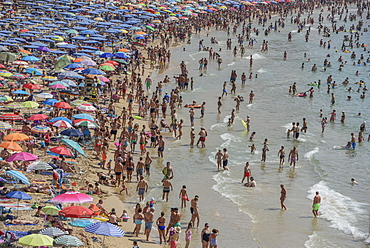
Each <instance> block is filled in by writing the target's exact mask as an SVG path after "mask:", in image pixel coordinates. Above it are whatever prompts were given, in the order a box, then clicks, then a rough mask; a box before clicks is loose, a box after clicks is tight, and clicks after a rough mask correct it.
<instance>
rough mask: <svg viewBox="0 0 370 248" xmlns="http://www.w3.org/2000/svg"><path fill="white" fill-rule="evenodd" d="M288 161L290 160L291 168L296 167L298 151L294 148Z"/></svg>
mask: <svg viewBox="0 0 370 248" xmlns="http://www.w3.org/2000/svg"><path fill="white" fill-rule="evenodd" d="M288 157H289V158H288V161H289V160H290V166H292V164H293V166H295V164H296V162H297V161H298V150H297V148H296V147H295V146H294V147H293V149H292V150H290V152H289V155H288Z"/></svg>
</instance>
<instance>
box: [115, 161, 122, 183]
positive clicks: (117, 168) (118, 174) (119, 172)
mask: <svg viewBox="0 0 370 248" xmlns="http://www.w3.org/2000/svg"><path fill="white" fill-rule="evenodd" d="M122 171H123V165H122V163H121V161H119V160H118V159H117V160H116V161H115V165H114V174H115V175H116V182H117V184H118V185H117V187H119V185H120V184H121V175H122ZM114 186H116V185H114Z"/></svg>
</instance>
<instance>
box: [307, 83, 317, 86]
mask: <svg viewBox="0 0 370 248" xmlns="http://www.w3.org/2000/svg"><path fill="white" fill-rule="evenodd" d="M307 85H308V86H317V85H319V84H317V83H316V84H313V83H312V84H307Z"/></svg>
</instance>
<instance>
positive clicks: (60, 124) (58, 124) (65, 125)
mask: <svg viewBox="0 0 370 248" xmlns="http://www.w3.org/2000/svg"><path fill="white" fill-rule="evenodd" d="M53 126H54V127H62V128H71V127H72V125H71V123H69V122H68V121H63V120H59V121H56V122H54V123H53Z"/></svg>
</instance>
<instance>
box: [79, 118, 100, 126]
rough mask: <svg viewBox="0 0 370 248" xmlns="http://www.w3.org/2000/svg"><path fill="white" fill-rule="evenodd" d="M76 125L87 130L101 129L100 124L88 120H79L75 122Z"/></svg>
mask: <svg viewBox="0 0 370 248" xmlns="http://www.w3.org/2000/svg"><path fill="white" fill-rule="evenodd" d="M74 125H75V126H77V127H86V128H98V127H99V125H98V124H96V123H95V122H93V121H90V120H87V119H83V120H78V121H76V122H75V124H74Z"/></svg>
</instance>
